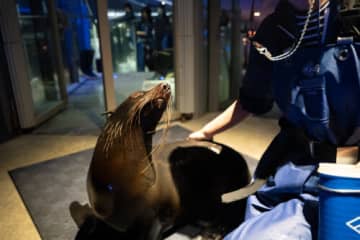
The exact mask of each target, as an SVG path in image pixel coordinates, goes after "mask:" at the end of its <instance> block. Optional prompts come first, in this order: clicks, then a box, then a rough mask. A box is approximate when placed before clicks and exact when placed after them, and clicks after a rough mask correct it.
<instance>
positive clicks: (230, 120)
mask: <svg viewBox="0 0 360 240" xmlns="http://www.w3.org/2000/svg"><path fill="white" fill-rule="evenodd" d="M248 115H249V113H248V112H247V111H246V110H245V109H243V107H242V106H241V104H240V101H239V100H236V101H235V102H233V103H232V104H231V105H230V106H229V107H228V108H227V109H226V110H225V111H224V112H222V113H221V114H219V115H218V116H217V117H216V118H214V119H213V120H211V121H210V122H209V123H207V124H206V125H205V126H204V127H202V128H201V129H200V130H199V131H196V132H193V133H191V134H190V135H189V139H195V140H205V139H211V138H212V137H213V136H214V135H216V134H218V133H220V132H223V131H225V130H227V129H229V128H231V127H232V126H234V125H236V124H237V123H239V122H241V121H242V120H244V119H245V118H246V117H247V116H248Z"/></svg>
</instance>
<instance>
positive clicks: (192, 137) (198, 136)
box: [187, 130, 213, 141]
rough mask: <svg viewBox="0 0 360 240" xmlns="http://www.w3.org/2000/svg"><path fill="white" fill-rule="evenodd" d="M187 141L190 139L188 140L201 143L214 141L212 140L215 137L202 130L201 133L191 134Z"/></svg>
mask: <svg viewBox="0 0 360 240" xmlns="http://www.w3.org/2000/svg"><path fill="white" fill-rule="evenodd" d="M187 139H188V140H198V141H201V140H212V139H213V136H212V135H210V134H207V133H205V132H204V131H202V130H199V131H196V132H193V133H191V134H190V135H189V136H188V137H187Z"/></svg>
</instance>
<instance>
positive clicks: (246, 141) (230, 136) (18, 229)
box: [0, 83, 277, 240]
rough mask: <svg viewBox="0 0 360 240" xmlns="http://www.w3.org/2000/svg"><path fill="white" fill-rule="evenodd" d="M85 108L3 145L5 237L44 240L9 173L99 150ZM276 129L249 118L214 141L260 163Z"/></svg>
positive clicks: (196, 123) (194, 123)
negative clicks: (28, 166)
mask: <svg viewBox="0 0 360 240" xmlns="http://www.w3.org/2000/svg"><path fill="white" fill-rule="evenodd" d="M90 84H94V83H90ZM84 87H89V86H87V85H84ZM79 93H81V91H80V90H79ZM79 96H80V94H78V95H75V96H74V98H75V99H78V102H77V103H78V104H81V100H79V99H82V98H81V97H79ZM85 98H86V99H87V100H86V102H87V103H86V104H85V105H87V106H89V105H93V104H95V106H98V105H99V103H96V101H95V100H94V98H93V97H91V96H88V95H87V94H86V95H85ZM89 101H90V104H89ZM92 101H93V102H92ZM75 103H76V101H75ZM96 104H97V105H96ZM80 106H81V107H80V108H79V107H76V104H74V102H71V101H70V104H69V108H68V109H67V110H66V111H64V112H63V113H62V114H60V115H58V116H57V117H56V118H54V119H53V120H51V121H49V122H47V123H46V124H44V125H43V126H41V127H39V128H38V129H36V130H35V131H34V132H33V133H30V134H26V135H22V136H19V137H17V138H15V139H12V140H10V141H8V142H6V143H4V144H1V145H0V236H1V237H0V239H6V240H22V239H24V240H37V239H40V236H39V234H38V232H37V230H36V228H35V226H34V224H33V222H32V221H31V218H30V216H29V214H28V212H27V210H26V208H25V206H24V204H23V202H22V200H21V198H20V196H19V194H18V193H17V190H16V188H15V186H14V184H13V182H12V180H11V178H10V177H9V175H8V171H9V170H12V169H15V168H18V167H22V166H27V165H31V164H33V163H37V162H42V161H46V160H49V159H52V158H56V157H61V156H66V155H68V154H71V153H75V152H79V151H82V150H85V149H89V148H92V147H94V145H95V142H96V138H97V133H98V131H99V126H101V124H102V120H101V117H99V116H98V113H97V111H96V110H94V111H93V112H90V113H89V111H84V105H80ZM216 114H217V113H209V114H206V115H204V116H202V117H200V118H197V119H194V120H191V121H188V122H183V123H180V122H178V123H177V124H180V125H182V126H184V127H186V128H189V129H191V130H196V129H199V128H200V127H201V126H202V125H203V124H205V123H206V122H208V121H209V120H211V119H212V118H214V117H215V116H216ZM74 119H76V121H75V120H74ZM94 119H95V120H94ZM99 119H100V120H99ZM76 124H78V125H76ZM61 127H62V128H61ZM79 129H80V130H79ZM276 131H277V124H276V120H274V119H273V118H269V117H268V118H255V117H250V118H248V119H247V120H245V121H244V122H243V123H241V124H239V125H238V126H235V127H234V128H232V129H231V130H228V131H226V132H224V133H221V134H219V135H218V136H216V137H215V140H216V141H219V142H221V143H224V144H227V145H229V146H231V147H233V148H234V149H236V150H238V151H239V152H241V153H243V154H244V156H245V157H251V158H254V159H258V158H259V157H260V156H261V154H262V152H263V151H264V149H265V147H266V146H267V145H268V144H269V142H270V140H271V139H272V137H273V136H274V134H275V133H276ZM89 133H90V134H89Z"/></svg>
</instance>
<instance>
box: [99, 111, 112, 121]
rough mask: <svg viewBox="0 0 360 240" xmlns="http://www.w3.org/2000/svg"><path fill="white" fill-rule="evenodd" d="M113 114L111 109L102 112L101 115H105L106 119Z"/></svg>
mask: <svg viewBox="0 0 360 240" xmlns="http://www.w3.org/2000/svg"><path fill="white" fill-rule="evenodd" d="M113 114H114V112H113V111H107V112H104V113H102V114H101V115H102V116H105V117H106V119H108V118H109V117H111V116H112V115H113Z"/></svg>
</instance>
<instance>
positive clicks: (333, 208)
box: [318, 163, 360, 240]
mask: <svg viewBox="0 0 360 240" xmlns="http://www.w3.org/2000/svg"><path fill="white" fill-rule="evenodd" d="M318 172H319V174H320V181H319V240H352V239H354V240H355V239H357V240H360V166H355V165H346V164H334V163H321V164H320V167H319V169H318Z"/></svg>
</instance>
